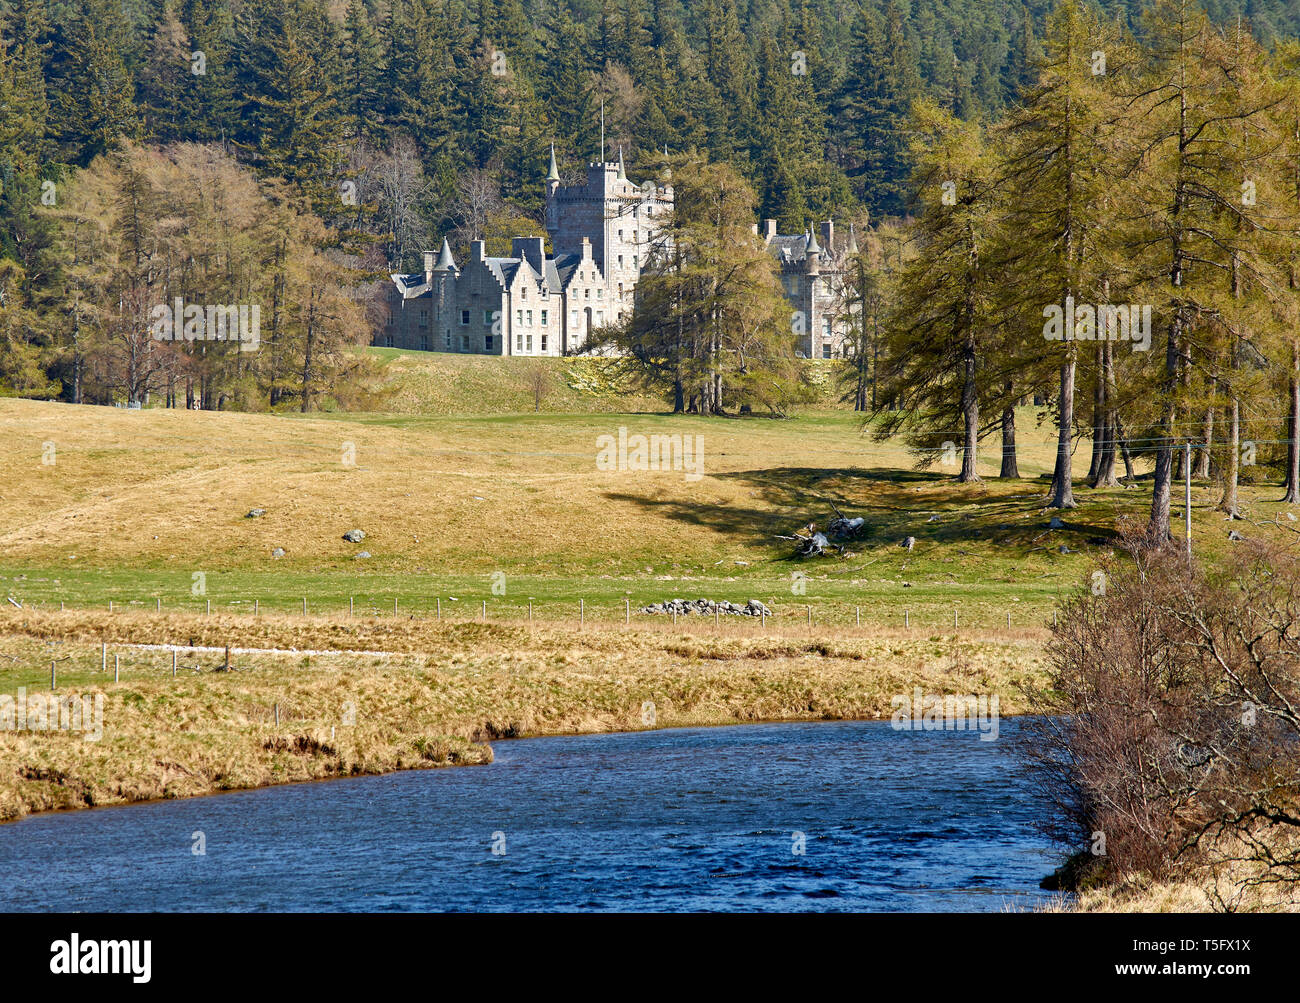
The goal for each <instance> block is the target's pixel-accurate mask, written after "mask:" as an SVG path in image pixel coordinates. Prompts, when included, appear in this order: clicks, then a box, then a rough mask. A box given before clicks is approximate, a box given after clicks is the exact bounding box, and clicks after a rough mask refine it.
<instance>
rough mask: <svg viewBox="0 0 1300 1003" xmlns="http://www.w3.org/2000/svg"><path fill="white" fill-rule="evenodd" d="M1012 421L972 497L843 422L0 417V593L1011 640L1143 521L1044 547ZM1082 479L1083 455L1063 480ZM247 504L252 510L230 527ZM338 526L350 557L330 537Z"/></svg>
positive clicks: (1143, 502)
mask: <svg viewBox="0 0 1300 1003" xmlns="http://www.w3.org/2000/svg"><path fill="white" fill-rule="evenodd" d="M1032 418H1033V415H1032V413H1031V412H1029V411H1026V412H1024V413H1023V414H1022V415H1021V421H1022V433H1021V437H1020V438H1021V442H1022V444H1023V451H1022V458H1021V469H1022V471H1024V473H1025V477H1024V479H1022V480H1019V481H1013V482H1004V481H1000V480H997V479H996V477H995V475H996V473H997V470H996V465H995V463H994V462H993V457H990V458H989V460H988V461H986V462H984V463H983V464H982V465H981V469H982V471H983V472H984V474H985V475H986V476H987V477H988V478H989V479H988V480H986V481H985V482H984V483H983V484H979V485H968V486H962V485H957V484H955V483H954V482H953V481H952V478H951V476H950V475H948V474H945V473H942V472H939V471H937V470H935V471H931V472H916V471H914V470H913V469H912V466H913V464H912V460H911V458H910V457H909V456H908V455H907V454H906V453H905V451H903V450H902V449H900V448H899V447H897V446H895V445H893V444H889V443H886V444H880V443H875V442H873V441H871V440H870V439H868V438H867V437H865V436H864V435H863V432H862V430H861V428H860V425H859V419H858V418H857V417H856V416H854V415H853V414H851V413H848V412H843V411H836V412H808V413H804V414H801V415H799V416H798V417H796V418H795V419H793V420H790V421H774V420H769V419H761V418H751V419H723V418H698V417H682V416H678V417H673V416H669V415H654V414H650V415H613V414H610V415H595V414H585V415H574V414H541V415H533V414H522V415H519V414H514V415H460V416H416V415H407V416H399V415H333V416H318V415H314V416H310V417H307V418H302V417H290V416H272V415H248V414H229V413H211V412H186V411H166V410H148V411H144V412H129V411H125V410H116V409H108V408H93V407H76V406H71V405H66V404H54V403H44V402H34V401H18V400H3V401H0V432H2V433H3V434H0V463H3V468H4V470H5V471H6V477H5V480H4V482H3V485H2V486H0V527H2V528H0V576H3V577H0V590H3V592H4V593H5V594H6V595H12V596H13V597H14V598H15V599H16V600H17V601H20V602H32V601H35V602H40V603H45V604H50V603H54V604H57V603H58V602H60V601H63V602H66V603H68V604H70V605H74V606H75V605H101V604H104V605H106V604H107V603H108V602H109V601H110V600H112V601H113V602H115V603H116V604H118V605H130V604H134V605H135V606H137V607H145V606H153V605H154V603H155V600H156V599H161V600H163V602H164V603H166V604H167V605H168V606H169V607H182V608H186V609H199V608H205V603H206V602H207V601H209V600H210V601H211V602H212V604H213V607H214V609H241V608H246V607H247V606H248V605H251V603H252V602H253V600H255V599H256V600H258V601H259V603H260V604H261V606H262V607H263V608H266V607H268V606H269V607H273V608H281V609H285V610H289V609H293V608H297V607H298V606H299V604H300V601H301V597H303V596H306V597H307V598H308V599H309V605H310V608H311V609H312V610H313V611H318V612H319V611H323V610H327V609H333V610H338V609H340V608H341V609H346V608H347V605H348V599H349V597H350V596H354V597H356V600H357V602H358V603H359V604H360V605H361V607H362V608H364V609H370V608H373V609H375V610H377V611H379V612H385V611H388V610H390V609H391V606H392V601H393V598H394V597H396V598H397V599H398V600H399V604H400V608H401V609H402V610H403V611H404V612H413V611H420V610H432V609H434V607H435V604H436V601H437V600H438V599H439V598H441V600H442V606H443V609H444V613H445V614H447V615H454V616H457V617H471V616H479V615H481V605H480V601H481V600H487V601H488V602H489V611H490V612H489V615H490V616H491V617H509V616H524V615H526V611H527V604H528V601H529V598H530V597H532V598H533V599H534V601H535V615H537V616H539V617H558V618H566V619H568V618H576V616H577V604H578V601H579V600H580V599H581V600H585V602H586V604H587V610H586V615H587V616H589V617H597V618H601V617H604V618H613V617H617V618H619V619H621V618H622V615H623V608H624V600H625V599H627V600H629V601H630V602H631V603H632V604H633V608H635V607H636V606H638V605H641V604H644V603H647V602H651V601H658V600H662V599H665V598H670V597H673V596H684V597H694V596H707V597H710V598H715V599H730V600H738V601H743V600H746V599H749V598H758V599H761V600H763V601H764V602H766V603H768V604H769V605H771V606H773V607H774V608H775V609H777V612H778V614H779V615H780V616H781V617H783V618H790V619H793V618H796V617H798V618H804V617H806V612H805V606H806V605H810V606H812V607H813V610H814V616H815V619H816V621H817V622H822V623H825V622H839V623H846V622H849V619H850V618H852V617H854V615H855V614H854V612H853V607H854V606H860V607H861V609H862V616H863V621H864V623H881V624H889V625H894V624H901V623H902V621H903V617H904V611H909V613H910V616H911V617H912V619H913V623H914V624H919V625H922V626H927V627H931V628H938V627H944V626H951V623H952V617H953V611H954V609H956V610H958V611H959V616H960V621H961V623H963V624H969V625H977V624H984V625H987V626H993V625H998V624H1003V625H1004V624H1005V618H1006V614H1007V613H1008V612H1010V613H1011V614H1012V623H1013V625H1014V626H1017V627H1027V626H1032V625H1038V624H1041V623H1042V622H1043V619H1044V617H1046V616H1049V615H1050V613H1049V608H1050V605H1051V602H1052V600H1053V598H1054V596H1055V595H1056V594H1057V593H1058V591H1059V590H1061V589H1065V588H1075V587H1078V586H1079V585H1080V584H1081V583H1083V582H1085V581H1086V580H1087V579H1088V577H1089V576H1090V575H1091V573H1092V572H1093V571H1095V570H1096V569H1097V567H1098V563H1099V561H1100V558H1101V556H1102V555H1103V554H1104V553H1105V552H1106V551H1107V550H1108V549H1109V543H1108V539H1109V537H1110V535H1111V533H1112V532H1113V530H1114V527H1115V525H1116V521H1117V519H1119V518H1120V517H1121V516H1124V515H1132V516H1135V517H1139V518H1141V517H1143V516H1144V515H1145V512H1146V510H1147V506H1148V504H1149V500H1148V495H1149V492H1148V491H1147V490H1146V489H1133V490H1125V489H1122V488H1115V489H1108V490H1104V491H1095V492H1094V491H1089V490H1088V489H1087V488H1080V489H1079V490H1078V492H1077V494H1078V497H1079V499H1080V503H1081V504H1080V507H1079V508H1078V509H1077V510H1075V511H1072V512H1069V513H1066V514H1065V515H1064V519H1065V523H1066V526H1065V528H1064V529H1060V530H1049V529H1048V520H1049V518H1050V516H1051V513H1049V512H1046V511H1044V509H1043V508H1042V505H1043V503H1044V498H1045V489H1046V477H1047V471H1048V469H1049V464H1050V460H1051V456H1052V448H1053V446H1052V441H1051V435H1050V430H1046V429H1043V430H1037V429H1033V428H1032V427H1031V422H1032ZM620 426H621V427H625V428H627V429H628V431H629V433H630V434H636V433H656V432H660V433H684V434H691V435H698V436H700V437H701V438H700V443H701V448H702V457H703V476H702V477H701V478H700V479H699V480H697V481H692V480H689V479H687V478H686V477H685V476H684V474H683V473H681V472H673V471H663V472H656V471H644V472H637V471H622V472H607V471H601V470H598V469H597V467H596V462H595V457H596V453H597V437H598V436H601V435H606V434H608V435H614V436H616V435H617V434H618V430H619V428H620ZM47 443H48V444H52V446H47ZM51 449H52V452H51ZM43 456H44V457H45V458H46V459H53V463H44V462H42V457H43ZM1086 460H1087V455H1086V445H1085V446H1084V447H1083V448H1081V449H1080V450H1079V454H1078V455H1077V457H1076V462H1077V464H1078V466H1079V473H1082V472H1083V470H1082V466H1083V464H1085V463H1086ZM1276 495H1277V490H1276V488H1267V489H1255V488H1250V487H1247V488H1246V489H1244V496H1245V500H1246V502H1247V503H1248V504H1249V506H1250V511H1251V514H1252V517H1253V518H1254V519H1255V520H1257V521H1261V522H1262V521H1265V520H1271V519H1273V518H1275V517H1276V516H1277V515H1278V514H1279V512H1280V510H1281V509H1282V508H1283V507H1282V506H1278V505H1276V504H1274V503H1272V502H1271V501H1269V500H1268V499H1270V498H1274V497H1276ZM1215 500H1216V495H1215V493H1214V490H1213V488H1212V487H1210V486H1207V485H1199V486H1197V488H1196V490H1195V491H1194V493H1193V505H1194V520H1195V526H1196V538H1197V547H1198V550H1200V551H1201V552H1203V553H1209V554H1213V553H1215V552H1219V551H1221V550H1222V549H1223V548H1225V547H1227V546H1229V544H1228V543H1227V539H1226V537H1227V527H1226V526H1225V525H1224V523H1223V521H1222V517H1221V516H1219V515H1218V514H1216V513H1214V512H1213V511H1212V505H1213V502H1214V501H1215ZM832 502H834V503H835V504H837V505H838V506H839V507H840V508H841V509H842V510H843V511H845V512H846V513H848V514H850V515H853V514H858V515H862V516H863V517H865V518H866V520H867V523H868V526H869V533H868V535H867V537H866V538H865V539H864V540H863V541H862V542H861V543H859V544H856V545H854V546H853V547H852V548H851V549H852V556H850V557H847V558H839V557H836V558H833V559H823V560H813V561H797V560H793V559H792V558H791V557H790V550H789V545H788V544H787V543H785V542H783V541H780V540H776V539H774V536H775V535H777V534H782V533H786V534H788V533H790V532H792V531H794V530H795V529H797V528H799V527H801V526H803V525H804V524H805V523H807V522H809V521H810V520H812V521H817V522H819V523H821V524H824V521H825V519H826V518H827V517H828V516H829V515H830V511H831V510H830V504H831V503H832ZM1176 507H1178V508H1179V509H1180V506H1176ZM254 508H261V509H265V510H266V515H264V516H262V517H261V518H254V519H249V518H245V516H246V514H247V513H248V512H249V511H250V510H251V509H254ZM1176 517H1181V511H1177V512H1176ZM1284 522H1285V517H1284ZM354 528H357V529H361V530H363V531H364V532H365V533H366V539H365V541H364V542H363V543H361V544H351V543H347V542H345V541H344V540H343V539H342V535H343V533H344V532H346V531H347V530H350V529H354ZM1243 531H1244V532H1245V533H1247V534H1248V535H1250V534H1264V533H1281V532H1283V530H1282V529H1279V528H1277V527H1275V526H1271V525H1262V526H1255V525H1250V524H1246V525H1245V526H1244V529H1243ZM906 536H913V537H915V538H916V546H915V549H914V550H913V551H912V552H911V553H909V552H907V551H906V550H904V549H903V548H902V547H900V546H899V544H900V541H902V540H903V539H904V537H906ZM1062 546H1064V547H1066V548H1067V550H1068V553H1062V552H1061V549H1060V548H1061V547H1062ZM276 548H283V550H284V551H285V554H284V556H283V557H280V558H275V557H273V556H272V553H273V551H274V550H275V549H276ZM362 551H365V552H368V553H369V554H370V555H371V556H370V557H368V558H359V557H358V554H359V553H360V552H362ZM494 576H495V578H494ZM494 581H495V583H496V585H497V590H496V592H494V591H493V584H494ZM200 585H202V586H203V588H202V589H200V587H199V586H200ZM502 590H504V592H503V591H502ZM452 597H455V601H453V599H452Z"/></svg>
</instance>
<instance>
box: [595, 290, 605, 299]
mask: <svg viewBox="0 0 1300 1003" xmlns="http://www.w3.org/2000/svg"><path fill="white" fill-rule="evenodd" d="M604 298H605V290H604V289H597V290H596V299H598V300H603V299H604Z"/></svg>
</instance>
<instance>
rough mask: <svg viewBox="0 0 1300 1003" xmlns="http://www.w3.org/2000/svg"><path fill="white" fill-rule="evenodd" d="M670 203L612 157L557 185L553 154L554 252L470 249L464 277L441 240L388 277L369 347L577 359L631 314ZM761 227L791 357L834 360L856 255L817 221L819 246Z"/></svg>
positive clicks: (667, 191) (522, 246)
mask: <svg viewBox="0 0 1300 1003" xmlns="http://www.w3.org/2000/svg"><path fill="white" fill-rule="evenodd" d="M672 204H673V188H672V185H671V184H669V185H663V186H657V185H655V184H654V183H653V182H648V181H647V182H646V183H645V184H644V185H640V186H638V185H635V184H633V183H632V182H631V181H629V180H628V177H627V173H626V171H625V169H624V166H623V155H622V153H621V152H620V154H619V158H618V160H617V161H616V162H613V163H592V164H589V165H588V166H587V179H586V183H585V184H583V185H580V186H578V185H574V186H564V185H561V184H560V175H559V171H558V170H557V169H556V163H555V150H554V148H552V150H551V165H550V172H549V174H548V175H547V178H546V231H547V233H548V234H549V235H550V238H551V249H552V253H551V254H547V253H546V246H545V240H544V239H543V238H542V237H537V236H529V237H515V238H513V239H512V241H511V249H510V256H509V257H504V258H502V257H489V256H488V255H487V253H486V249H485V244H484V242H483V241H481V240H476V241H474V242H473V243H472V244H471V245H470V254H469V260H468V261H466V262H465V265H464V267H463V268H462V267H461V266H459V265H457V264H456V261H455V259H454V258H453V257H452V253H451V246H450V244H449V243H448V242H447V240H446V238H444V239H443V242H442V250H441V251H440V253H439V254H438V255H437V256H436V260H435V255H434V254H433V253H432V252H426V253H425V255H424V271H423V272H417V273H415V274H413V275H403V274H394V275H392V276H391V278H392V286H391V288H390V290H389V296H388V312H387V316H386V318H385V322H384V324H383V327H382V330H381V331H380V332H378V333H377V334H376V336H375V338H374V343H375V344H378V345H384V346H387V347H392V348H404V349H417V350H420V351H425V352H458V353H464V354H477V355H527V356H538V355H551V356H558V355H570V354H573V353H575V352H579V351H581V350H582V349H583V348H584V347H586V345H587V341H588V338H589V336H590V334H591V332H592V331H594V330H595V329H597V328H600V327H603V326H604V325H606V324H616V323H618V322H620V321H622V320H623V319H624V318H625V316H626V315H627V314H628V313H630V311H631V310H632V308H633V304H634V302H635V299H634V294H635V290H636V283H637V279H638V278H639V277H640V275H641V269H642V267H643V266H644V264H645V260H646V255H647V253H649V251H650V249H651V247H652V246H653V241H654V239H655V237H656V235H657V233H658V229H659V226H660V222H661V220H662V219H663V218H664V217H665V216H666V215H667V214H668V213H669V212H670V211H671V210H672ZM764 226H765V230H764V233H763V239H764V241H765V243H766V245H767V247H768V249H769V250H770V251H771V252H772V254H774V255H775V256H776V258H777V260H778V262H779V263H780V266H781V282H782V285H783V288H784V289H785V295H786V297H787V299H789V300H790V303H791V306H792V308H793V309H794V311H795V315H794V321H793V323H794V330H795V333H796V334H797V335H799V336H800V338H801V342H800V354H802V355H804V356H806V357H813V356H816V357H820V358H832V357H836V356H839V355H842V354H843V352H844V340H845V324H844V323H843V320H842V318H841V316H840V314H841V312H842V306H841V305H840V304H841V302H842V297H843V281H842V278H843V271H842V269H843V263H844V258H845V255H846V254H848V253H851V252H852V251H855V250H856V243H855V242H854V237H853V234H852V231H850V233H849V238H848V240H847V241H842V242H840V244H838V245H837V243H836V241H835V234H834V224H832V223H824V224H822V240H821V242H820V243H819V242H818V240H817V237H816V235H815V233H814V232H813V231H812V230H809V231H808V232H807V233H804V234H800V235H798V236H793V237H790V236H780V235H778V234H777V233H776V223H775V221H774V220H766V221H765V223H764ZM754 231H755V233H757V232H758V227H757V224H755V227H754Z"/></svg>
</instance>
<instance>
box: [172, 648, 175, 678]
mask: <svg viewBox="0 0 1300 1003" xmlns="http://www.w3.org/2000/svg"><path fill="white" fill-rule="evenodd" d="M172 678H173V679H175V678H176V649H175V648H172Z"/></svg>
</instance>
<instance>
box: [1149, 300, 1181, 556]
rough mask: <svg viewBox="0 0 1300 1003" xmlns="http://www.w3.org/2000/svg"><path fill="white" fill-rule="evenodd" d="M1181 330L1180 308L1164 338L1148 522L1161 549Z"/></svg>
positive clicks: (1166, 523) (1164, 539)
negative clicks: (1161, 396)
mask: <svg viewBox="0 0 1300 1003" xmlns="http://www.w3.org/2000/svg"><path fill="white" fill-rule="evenodd" d="M1178 284H1179V283H1177V282H1176V283H1175V285H1178ZM1182 330H1183V315H1182V309H1181V308H1178V309H1176V310H1175V311H1174V316H1173V319H1172V320H1170V322H1169V334H1168V336H1167V337H1166V338H1165V380H1164V387H1163V389H1164V394H1165V400H1164V404H1163V406H1162V407H1161V409H1160V446H1159V448H1158V449H1157V451H1156V470H1155V477H1154V478H1153V481H1152V486H1151V519H1150V521H1149V522H1148V523H1147V538H1148V539H1149V540H1150V541H1151V542H1152V543H1155V544H1158V545H1159V546H1164V545H1165V544H1166V543H1168V542H1169V492H1170V488H1171V482H1172V480H1173V476H1172V475H1173V470H1174V417H1175V415H1176V413H1177V409H1176V408H1175V406H1174V393H1175V392H1176V391H1177V389H1178V346H1179V343H1180V341H1181V339H1182Z"/></svg>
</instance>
